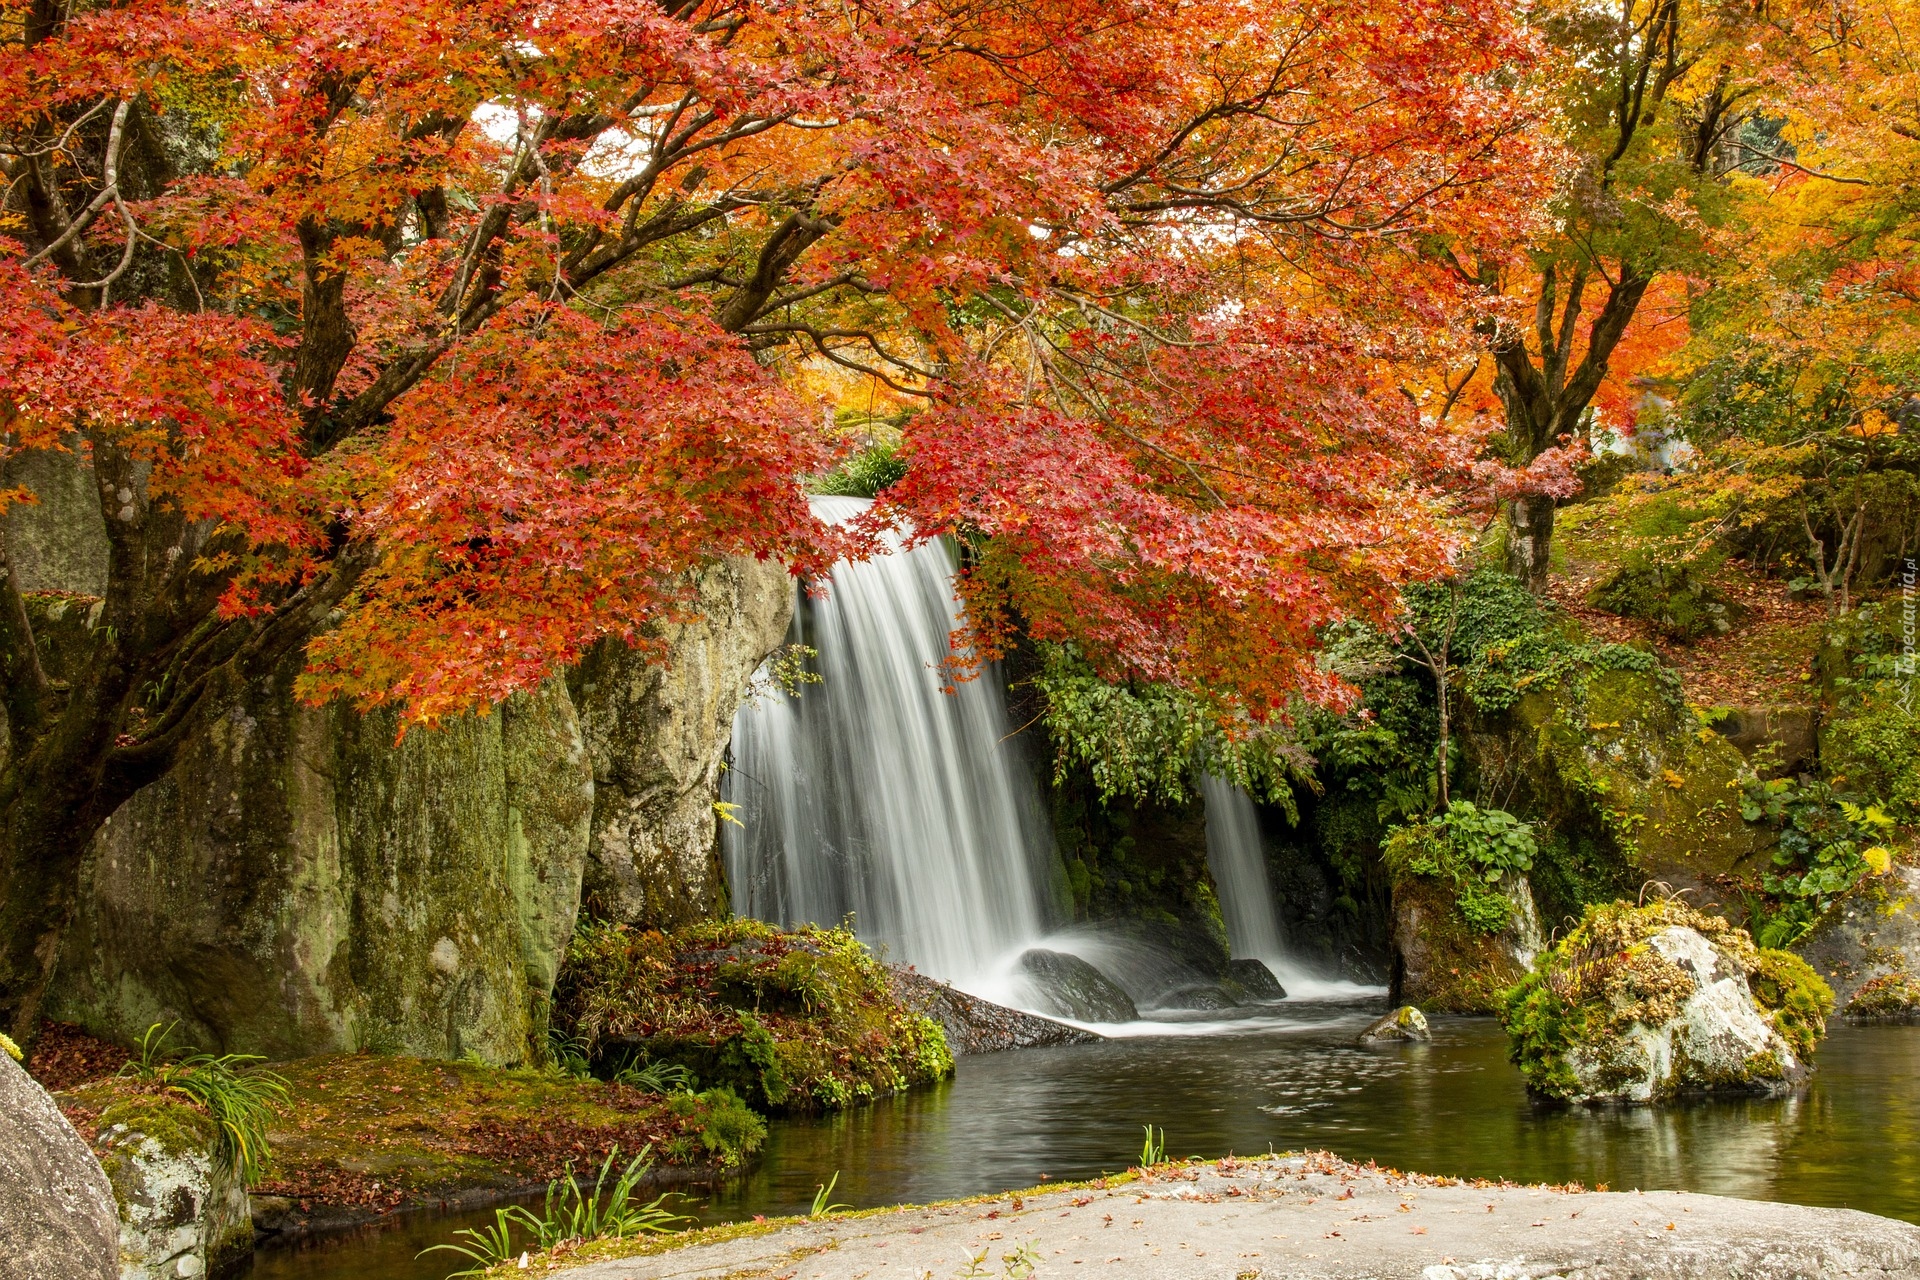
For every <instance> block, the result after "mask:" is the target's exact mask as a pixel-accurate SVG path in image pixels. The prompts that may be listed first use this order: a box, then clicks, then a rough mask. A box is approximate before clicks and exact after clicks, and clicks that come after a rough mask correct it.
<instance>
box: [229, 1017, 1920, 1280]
mask: <svg viewBox="0 0 1920 1280" xmlns="http://www.w3.org/2000/svg"><path fill="white" fill-rule="evenodd" d="M1216 1016H1217V1015H1216ZM1374 1016H1376V1014H1375V1013H1373V1012H1356V1011H1352V1010H1351V1009H1345V1008H1340V1007H1337V1006H1328V1007H1320V1008H1315V1007H1313V1006H1308V1005H1298V1004H1289V1005H1285V1006H1280V1012H1279V1014H1278V1015H1277V1016H1268V1017H1262V1018H1257V1019H1249V1020H1245V1021H1238V1022H1225V1023H1222V1022H1211V1023H1204V1024H1202V1023H1196V1024H1191V1025H1189V1026H1185V1027H1182V1028H1179V1029H1180V1030H1182V1031H1184V1032H1186V1034H1178V1035H1169V1034H1165V1033H1164V1032H1165V1030H1166V1029H1167V1028H1165V1027H1161V1028H1158V1029H1157V1030H1158V1031H1159V1032H1160V1033H1158V1034H1141V1035H1138V1036H1132V1037H1128V1038H1123V1039H1114V1040H1109V1041H1105V1042H1103V1043H1100V1044H1093V1045H1080V1046H1075V1047H1070V1048H1062V1049H1030V1050H1023V1051H1016V1052H1011V1053H1001V1054H991V1055H987V1056H984V1057H978V1058H963V1059H961V1060H960V1064H959V1069H958V1071H957V1072H956V1074H955V1077H954V1079H953V1081H952V1082H951V1083H949V1084H946V1085H942V1086H939V1087H937V1088H932V1089H926V1090H922V1091H919V1092H916V1093H912V1094H908V1095H906V1096H904V1097H899V1098H893V1099H889V1100H887V1101H885V1102H882V1103H879V1104H877V1105H875V1106H872V1107H867V1108H864V1109H861V1110H858V1111H854V1112H850V1113H846V1114H842V1115H838V1116H834V1117H832V1118H830V1119H826V1120H820V1121H795V1122H790V1123H782V1124H777V1125H775V1126H773V1132H772V1134H771V1136H770V1137H769V1140H768V1143H767V1150H766V1152H765V1155H764V1157H763V1158H762V1160H761V1162H760V1164H759V1166H758V1167H757V1168H756V1169H755V1171H754V1172H753V1173H751V1174H749V1175H747V1176H746V1177H744V1178H741V1179H739V1180H737V1181H736V1182H734V1183H732V1184H730V1185H728V1186H727V1187H725V1188H723V1189H722V1190H721V1191H720V1192H719V1193H718V1194H717V1195H715V1196H713V1197H711V1198H710V1199H706V1200H700V1201H693V1202H689V1203H688V1204H687V1205H686V1206H685V1207H684V1208H683V1211H684V1212H689V1213H693V1214H695V1215H696V1216H697V1217H699V1218H701V1219H702V1220H705V1221H726V1220H731V1219H736V1218H743V1217H746V1216H748V1215H750V1214H756V1213H763V1214H768V1215H770V1216H771V1215H777V1214H787V1213H804V1212H806V1210H807V1209H808V1208H809V1207H810V1205H811V1204H812V1202H813V1196H814V1189H815V1187H816V1186H817V1185H818V1184H820V1183H822V1182H824V1181H826V1180H827V1178H829V1177H830V1176H832V1175H833V1174H834V1173H835V1172H836V1171H838V1173H839V1175H840V1180H839V1183H838V1185H837V1186H836V1187H835V1188H834V1192H833V1199H834V1201H835V1202H836V1203H844V1204H848V1205H852V1206H855V1207H860V1208H864V1207H867V1206H870V1205H878V1204H890V1203H901V1202H916V1201H925V1200H934V1199H942V1198H946V1197H953V1196H969V1195H979V1194H984V1193H991V1192H996V1191H1006V1190H1011V1189H1014V1188H1018V1187H1026V1186H1031V1185H1033V1184H1034V1183H1037V1182H1041V1181H1046V1180H1059V1179H1072V1178H1087V1177H1093V1176H1097V1175H1098V1174H1100V1173H1103V1172H1117V1171H1119V1170H1122V1169H1124V1168H1126V1167H1127V1166H1128V1165H1130V1164H1134V1163H1137V1162H1138V1160H1139V1154H1140V1144H1141V1137H1142V1135H1141V1126H1142V1125H1145V1124H1148V1123H1151V1124H1153V1125H1155V1126H1157V1127H1164V1129H1165V1130H1166V1146H1167V1151H1168V1154H1169V1155H1174V1156H1186V1155H1203V1156H1220V1155H1225V1154H1227V1153H1229V1152H1235V1153H1239V1154H1242V1155H1245V1154H1252V1153H1259V1152H1265V1151H1267V1150H1268V1149H1270V1148H1271V1149H1273V1150H1280V1151H1285V1150H1289V1149H1300V1148H1307V1147H1320V1148H1326V1149H1328V1150H1331V1151H1334V1152H1337V1153H1339V1154H1340V1155H1342V1156H1345V1157H1347V1158H1349V1159H1354V1160H1363V1161H1364V1160H1377V1161H1379V1162H1380V1163H1381V1164H1383V1165H1391V1166H1394V1167H1396V1168H1401V1169H1413V1170H1418V1171H1420V1172H1422V1173H1439V1174H1450V1175H1453V1176H1456V1177H1483V1178H1509V1179H1512V1180H1514V1181H1516V1182H1568V1181H1578V1182H1583V1183H1586V1184H1587V1185H1588V1186H1593V1185H1596V1184H1599V1183H1605V1184H1607V1185H1609V1186H1611V1187H1612V1188H1614V1189H1615V1190H1625V1189H1630V1188H1634V1187H1640V1188H1647V1189H1655V1188H1672V1189H1684V1190H1689V1191H1702V1192H1711V1193H1713V1194H1717V1195H1729V1196H1745V1197H1748V1198H1750V1199H1757V1200H1786V1201H1795V1202H1798V1203H1802V1204H1817V1205H1838V1206H1845V1207H1849V1208H1855V1209H1865V1210H1868V1211H1870V1212H1873V1213H1881V1214H1886V1215H1888V1216H1890V1217H1896V1218H1905V1219H1907V1220H1908V1221H1915V1222H1920V1027H1837V1028H1836V1029H1835V1030H1834V1032H1833V1034H1832V1035H1831V1036H1830V1037H1829V1038H1828V1040H1827V1041H1826V1043H1825V1044H1824V1045H1823V1046H1822V1047H1821V1050H1820V1054H1819V1063H1820V1069H1819V1071H1818V1072H1816V1073H1815V1076H1814V1079H1813V1082H1812V1083H1811V1084H1810V1085H1809V1086H1808V1087H1807V1088H1806V1089H1805V1090H1803V1091H1801V1092H1800V1093H1798V1094H1795V1095H1793V1096H1790V1097H1786V1098H1777V1099H1756V1100H1740V1101H1722V1102H1698V1103H1690V1104H1687V1105H1683V1106H1677V1107H1670V1108H1662V1109H1640V1110H1630V1111H1629V1110H1618V1111H1613V1110H1609V1111H1586V1110H1578V1111H1573V1110H1561V1111H1551V1110H1541V1109H1538V1108H1535V1107H1534V1106H1532V1105H1531V1104H1530V1103H1529V1102H1528V1101H1527V1097H1526V1093H1525V1091H1524V1089H1523V1088H1522V1087H1521V1082H1520V1076H1519V1073H1518V1072H1517V1071H1515V1070H1514V1068H1513V1067H1512V1066H1510V1065H1509V1064H1508V1063H1507V1060H1506V1038H1505V1036H1504V1034H1503V1033H1502V1032H1501V1030H1500V1027H1499V1024H1498V1023H1496V1022H1494V1021H1493V1020H1492V1019H1480V1018H1456V1019H1448V1018H1436V1019H1435V1020H1434V1024H1433V1030H1434V1040H1433V1043H1432V1044H1431V1045H1400V1046H1393V1047H1390V1048H1372V1049H1362V1048H1359V1047H1357V1046H1355V1045H1354V1044H1353V1037H1354V1035H1355V1034H1356V1033H1357V1032H1358V1031H1359V1029H1360V1028H1361V1027H1362V1026H1364V1025H1365V1024H1366V1022H1367V1021H1368V1020H1369V1019H1370V1018H1372V1017H1374ZM1136 1028H1137V1029H1138V1030H1141V1031H1142V1032H1147V1031H1149V1030H1155V1029H1151V1028H1149V1027H1147V1026H1145V1025H1141V1024H1136ZM482 1219H485V1220H490V1219H491V1214H490V1213H489V1214H480V1215H475V1214H465V1215H461V1216H460V1217H457V1218H444V1217H443V1218H426V1217H419V1218H414V1219H412V1220H410V1221H409V1222H408V1223H407V1224H405V1225H404V1226H403V1227H401V1228H400V1229H398V1230H396V1231H389V1232H385V1233H380V1234H375V1235H368V1236H363V1237H359V1238H357V1239H355V1240H352V1241H350V1242H347V1243H345V1244H341V1245H334V1246H331V1247H317V1248H311V1249H305V1250H278V1251H268V1252H264V1253H262V1254H260V1255H259V1257H258V1258H257V1260H256V1261H255V1263H254V1266H253V1269H252V1271H251V1272H249V1273H248V1275H249V1277H250V1280H296V1278H297V1280H348V1278H349V1277H353V1278H356V1280H428V1278H429V1277H432V1278H433V1280H438V1277H441V1276H444V1275H446V1274H447V1272H449V1271H451V1270H455V1269H456V1266H455V1265H454V1263H453V1262H452V1261H450V1258H451V1255H447V1254H440V1255H437V1258H436V1257H429V1258H428V1259H425V1260H421V1261H415V1260H414V1259H413V1254H414V1253H415V1252H416V1251H418V1250H419V1249H421V1248H423V1247H424V1246H425V1245H427V1244H432V1243H438V1242H439V1241H442V1240H445V1239H447V1238H448V1236H449V1234H450V1233H451V1231H452V1230H453V1229H454V1228H455V1227H458V1226H463V1225H468V1224H470V1223H472V1222H474V1221H477V1220H482Z"/></svg>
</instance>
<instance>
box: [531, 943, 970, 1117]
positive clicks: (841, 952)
mask: <svg viewBox="0 0 1920 1280" xmlns="http://www.w3.org/2000/svg"><path fill="white" fill-rule="evenodd" d="M554 1018H555V1023H556V1025H557V1026H559V1027H561V1028H564V1029H565V1030H566V1031H567V1032H568V1033H569V1034H571V1035H572V1036H573V1037H575V1039H576V1041H577V1043H578V1044H579V1046H580V1048H581V1051H582V1052H583V1053H584V1054H585V1055H586V1056H587V1057H588V1059H589V1060H591V1061H592V1062H593V1063H594V1064H595V1066H596V1068H597V1069H598V1070H599V1071H600V1072H601V1073H602V1074H608V1073H612V1072H614V1071H617V1070H620V1069H622V1068H626V1067H638V1066H643V1065H645V1064H651V1063H672V1064H677V1065H679V1066H683V1067H685V1068H687V1069H688V1070H690V1071H692V1072H693V1073H694V1074H695V1075H696V1077H697V1078H698V1080H699V1081H700V1082H701V1083H703V1084H709V1085H723V1086H726V1087H728V1088H731V1089H733V1090H735V1091H736V1092H737V1093H738V1094H739V1095H740V1096H741V1097H742V1098H744V1099H746V1100H747V1101H748V1102H749V1103H751V1104H753V1105H755V1106H760V1107H765V1108H768V1109H772V1110H780V1111H801V1112H805V1111H821V1110H833V1109H837V1108H840V1107H845V1106H849V1105H852V1104H854V1103H857V1102H865V1101H868V1100H871V1099H873V1098H876V1097H881V1096H884V1095H886V1094H890V1093H895V1092H897V1091H899V1090H902V1089H905V1088H908V1087H910V1086H912V1085H917V1084H925V1083H929V1082H932V1081H935V1080H940V1079H944V1078H945V1077H946V1076H948V1075H950V1074H951V1073H952V1071H953V1056H952V1054H951V1053H950V1052H949V1051H948V1048H947V1042H946V1036H945V1034H944V1033H943V1032H942V1030H941V1028H940V1025H939V1024H938V1023H937V1022H935V1021H933V1020H932V1019H931V1018H928V1017H927V1016H925V1015H924V1014H922V1013H920V1012H918V1011H917V1010H916V1009H914V1008H913V1007H912V1006H911V1005H909V1004H908V1003H907V1002H905V1001H904V1000H902V998H901V996H900V994H899V992H898V990H897V989H896V987H895V984H894V983H893V982H892V981H891V979H890V978H889V975H888V973H887V970H886V968H885V966H883V965H882V964H881V963H880V962H879V961H878V960H876V959H875V958H874V956H873V954H872V953H871V952H869V951H868V950H867V948H866V947H865V946H864V945H862V944H861V943H860V941H859V940H858V939H856V938H855V937H854V936H853V934H852V933H851V932H849V931H848V930H845V929H817V928H807V929H798V930H792V931H785V930H779V929H775V928H773V927H772V926H770V925H766V924H762V923H761V922H759V921H757V920H746V919H737V920H728V921H717V922H704V923H701V924H696V925H690V926H687V927H686V928H683V929H678V930H674V931H672V932H670V933H667V932H661V931H658V930H641V929H634V928H630V927H628V926H625V925H619V924H604V923H594V924H589V925H587V926H585V927H583V928H582V929H581V930H580V931H579V932H578V933H577V934H576V935H575V936H574V940H573V945H572V947H571V948H570V949H569V951H568V954H567V965H566V968H565V969H564V970H563V971H562V973H561V977H560V984H559V986H558V988H557V989H556V991H555V995H554Z"/></svg>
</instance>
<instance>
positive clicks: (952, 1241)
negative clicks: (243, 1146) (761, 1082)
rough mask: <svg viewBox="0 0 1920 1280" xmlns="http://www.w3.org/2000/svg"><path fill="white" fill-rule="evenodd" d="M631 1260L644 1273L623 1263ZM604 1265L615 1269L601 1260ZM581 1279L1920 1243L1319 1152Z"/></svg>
mask: <svg viewBox="0 0 1920 1280" xmlns="http://www.w3.org/2000/svg"><path fill="white" fill-rule="evenodd" d="M616 1250H624V1251H625V1252H627V1253H628V1254H629V1255H630V1256H627V1257H624V1258H616V1257H613V1256H611V1255H612V1254H613V1253H614V1252H615V1251H616ZM596 1252H598V1253H599V1254H600V1260H597V1261H592V1262H587V1261H586V1259H588V1258H591V1257H594V1256H595V1253H596ZM529 1273H532V1274H543V1273H544V1274H551V1275H555V1276H564V1277H567V1280H668V1278H669V1277H671V1280H720V1278H721V1277H739V1276H766V1277H770V1278H771V1277H781V1278H782V1280H816V1278H818V1280H840V1278H842V1277H863V1278H864V1280H960V1278H972V1280H985V1278H986V1277H994V1278H996V1280H1024V1278H1027V1277H1032V1280H1054V1278H1056V1277H1067V1276H1071V1277H1076V1278H1078V1277H1085V1276H1099V1277H1127V1278H1134V1277H1138V1278H1139V1280H1149V1278H1150V1280H1186V1278H1188V1277H1194V1278H1198V1277H1208V1278H1209V1280H1212V1278H1214V1277H1219V1278H1220V1280H1283V1278H1291V1277H1300V1278H1302V1280H1305V1278H1306V1277H1315V1278H1316V1280H1332V1278H1334V1277H1355V1278H1358V1277H1362V1276H1366V1277H1374V1276H1405V1277H1420V1278H1421V1280H1548V1278H1549V1277H1556V1278H1557V1277H1561V1276H1579V1277H1585V1278H1586V1280H1611V1278H1616V1277H1627V1276H1633V1277H1642V1278H1646V1280H1654V1278H1661V1280H1683V1278H1691V1277H1701V1280H1705V1278H1706V1277H1713V1278H1714V1280H1725V1277H1727V1276H1740V1277H1743V1278H1745V1280H1789V1278H1790V1277H1801V1276H1812V1275H1818V1276H1826V1277H1840V1276H1861V1277H1866V1276H1873V1277H1891V1276H1912V1275H1915V1274H1920V1226H1914V1225H1911V1224H1909V1223H1903V1222H1895V1221H1893V1220H1891V1219H1888V1218H1880V1217H1875V1216H1873V1215H1870V1214H1865V1213H1858V1212H1855V1211H1853V1210H1849V1209H1812V1208H1804V1207H1801V1206H1798V1205H1785V1204H1763V1203H1757V1202H1753V1201H1745V1200H1730V1199H1724V1198H1722V1197H1718V1196H1703V1195H1691V1194H1687V1193H1684V1192H1665V1191H1663V1192H1647V1193H1644V1194H1642V1193H1639V1192H1602V1191H1584V1190H1581V1189H1579V1188H1575V1187H1538V1186H1534V1187H1528V1186H1517V1185H1514V1184H1512V1183H1487V1182H1477V1181H1476V1182H1460V1181H1454V1180H1451V1179H1444V1178H1426V1177H1419V1176H1415V1175H1407V1174H1399V1173H1395V1172H1392V1171H1388V1170H1381V1169H1376V1168H1373V1167H1370V1166H1368V1167H1362V1166H1358V1165H1353V1164H1348V1163H1346V1162H1343V1161H1341V1160H1339V1159H1337V1158H1336V1157H1333V1156H1329V1155H1325V1154H1320V1153H1315V1154H1309V1155H1305V1156H1297V1155H1296V1156H1274V1157H1265V1158H1261V1159H1256V1160H1240V1161H1234V1160H1222V1161H1219V1162H1218V1163H1211V1164H1191V1165H1174V1166H1166V1165H1163V1166H1159V1167H1156V1168H1154V1169H1152V1170H1149V1171H1146V1172H1144V1173H1142V1174H1141V1175H1139V1176H1138V1177H1137V1178H1130V1179H1124V1180H1123V1179H1111V1180H1107V1181H1106V1182H1105V1183H1104V1184H1092V1185H1089V1186H1085V1187H1062V1188H1036V1189H1035V1190H1033V1191H1030V1192H1026V1193H1024V1194H1015V1195H1007V1196H1000V1197H997V1198H995V1199H989V1200H975V1201H967V1202H960V1203H953V1204H945V1205H931V1206H927V1207H909V1208H901V1209H890V1210H881V1211H876V1212H870V1213H862V1214H848V1215H841V1216H835V1217H828V1218H821V1219H812V1220H809V1219H793V1220H787V1221H785V1222H781V1223H766V1224H754V1225H747V1226H744V1227H741V1226H735V1227H722V1228H715V1229H711V1230H708V1231H704V1232H697V1233H692V1234H690V1235H688V1236H686V1237H669V1238H656V1239H654V1240H650V1241H645V1242H635V1241H627V1242H624V1243H613V1244H602V1245H597V1246H587V1247H585V1248H584V1249H582V1250H580V1251H578V1252H577V1253H575V1254H573V1255H572V1257H571V1258H569V1259H564V1260H555V1259H552V1258H546V1257H542V1258H539V1259H530V1260H529V1261H528V1264H527V1266H526V1269H525V1270H522V1269H521V1268H520V1267H519V1266H517V1265H513V1264H509V1266H507V1267H505V1268H499V1269H497V1271H496V1273H494V1274H497V1275H499V1276H509V1275H515V1276H517V1275H526V1274H529Z"/></svg>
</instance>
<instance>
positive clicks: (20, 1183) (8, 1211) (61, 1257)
mask: <svg viewBox="0 0 1920 1280" xmlns="http://www.w3.org/2000/svg"><path fill="white" fill-rule="evenodd" d="M119 1231H120V1228H119V1224H118V1221H117V1220H116V1218H115V1215H114V1211H113V1188H112V1187H111V1186H110V1185H109V1184H108V1182H107V1175H106V1174H105V1173H102V1172H101V1170H100V1164H99V1162H98V1161H97V1160H95V1159H94V1156H93V1153H92V1152H91V1151H89V1150H87V1144H86V1143H85V1142H83V1141H82V1140H81V1138H80V1135H79V1134H77V1133H75V1132H74V1131H73V1126H72V1125H70V1124H68V1123H67V1118H66V1117H65V1116H63V1115H61V1114H60V1108H59V1107H57V1106H55V1105H54V1103H53V1099H52V1098H49V1097H48V1096H47V1093H46V1090H44V1089H42V1088H41V1087H40V1086H39V1084H37V1083H36V1082H35V1081H34V1079H33V1077H31V1076H29V1075H28V1074H27V1073H26V1072H25V1071H23V1070H21V1069H20V1066H19V1064H17V1063H16V1062H14V1060H13V1058H12V1057H11V1056H10V1055H8V1054H6V1053H0V1256H4V1257H5V1259H6V1264H7V1271H6V1274H8V1275H9V1276H18V1277H19V1278H20V1280H112V1277H114V1276H115V1275H117V1274H118V1272H119V1267H118V1263H117V1261H116V1252H117V1241H118V1238H119Z"/></svg>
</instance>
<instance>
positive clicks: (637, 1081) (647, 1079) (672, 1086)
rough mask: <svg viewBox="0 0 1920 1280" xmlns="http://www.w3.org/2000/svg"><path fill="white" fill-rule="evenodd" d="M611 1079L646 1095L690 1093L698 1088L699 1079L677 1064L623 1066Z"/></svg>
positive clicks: (659, 1063) (652, 1063)
mask: <svg viewBox="0 0 1920 1280" xmlns="http://www.w3.org/2000/svg"><path fill="white" fill-rule="evenodd" d="M613 1079H614V1083H616V1084H625V1085H632V1086H633V1087H634V1088H636V1089H641V1090H644V1091H646V1092H647V1093H660V1094H667V1093H692V1092H694V1090H695V1089H696V1088H697V1087H698V1086H699V1078H698V1077H697V1076H695V1075H694V1074H693V1072H691V1071H689V1070H687V1068H685V1067H683V1066H681V1065H680V1064H679V1063H677V1062H648V1063H642V1064H638V1065H629V1066H625V1067H622V1068H621V1069H620V1070H618V1071H616V1072H614V1075H613Z"/></svg>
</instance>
